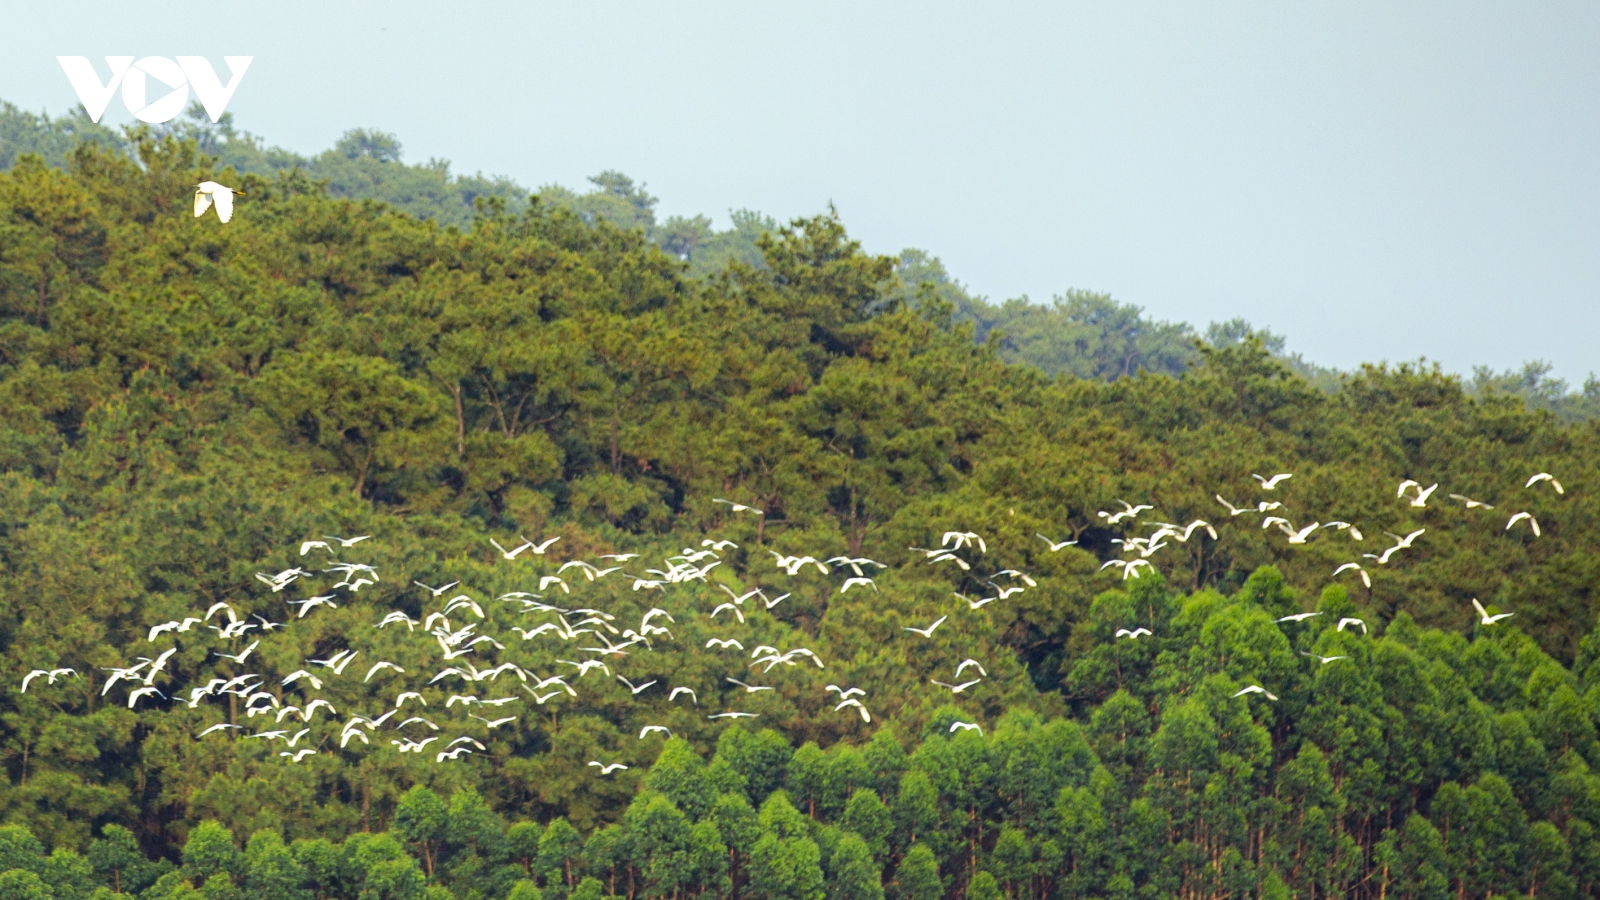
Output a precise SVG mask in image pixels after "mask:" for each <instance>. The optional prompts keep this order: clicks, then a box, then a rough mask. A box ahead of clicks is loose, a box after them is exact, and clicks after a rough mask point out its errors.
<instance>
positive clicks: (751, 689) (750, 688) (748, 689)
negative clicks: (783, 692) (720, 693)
mask: <svg viewBox="0 0 1600 900" xmlns="http://www.w3.org/2000/svg"><path fill="white" fill-rule="evenodd" d="M728 680H729V681H731V682H733V683H734V684H737V685H738V686H739V687H742V688H744V692H745V693H746V694H754V693H755V692H756V691H775V690H777V688H774V687H767V686H766V685H759V684H745V683H744V682H742V681H740V680H739V679H737V678H733V677H731V676H730V677H729V678H728Z"/></svg>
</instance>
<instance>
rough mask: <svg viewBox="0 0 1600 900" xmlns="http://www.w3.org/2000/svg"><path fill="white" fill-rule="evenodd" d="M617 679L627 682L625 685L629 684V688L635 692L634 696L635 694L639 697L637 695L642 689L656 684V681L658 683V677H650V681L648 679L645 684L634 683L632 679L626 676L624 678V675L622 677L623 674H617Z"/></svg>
mask: <svg viewBox="0 0 1600 900" xmlns="http://www.w3.org/2000/svg"><path fill="white" fill-rule="evenodd" d="M617 680H618V681H620V682H622V683H623V684H625V685H627V686H628V690H629V691H630V692H631V693H632V694H633V696H635V697H637V696H639V692H640V691H643V690H645V689H646V688H648V687H650V686H651V685H652V684H655V683H656V679H654V678H652V679H650V680H649V681H646V682H645V683H644V684H637V685H636V684H634V683H633V682H631V681H629V680H628V679H626V678H624V677H622V676H621V675H618V676H617Z"/></svg>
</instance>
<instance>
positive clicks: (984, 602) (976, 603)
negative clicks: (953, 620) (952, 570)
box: [954, 594, 1000, 609]
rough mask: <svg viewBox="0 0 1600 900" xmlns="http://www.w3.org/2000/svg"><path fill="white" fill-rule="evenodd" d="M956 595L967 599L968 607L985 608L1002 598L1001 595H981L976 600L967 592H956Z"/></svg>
mask: <svg viewBox="0 0 1600 900" xmlns="http://www.w3.org/2000/svg"><path fill="white" fill-rule="evenodd" d="M954 596H955V597H956V598H958V599H961V600H965V601H967V608H968V609H983V608H984V607H985V606H988V605H989V604H990V603H993V602H994V601H996V600H999V599H1000V598H999V597H980V598H978V599H977V600H974V599H972V598H971V597H968V596H967V595H966V594H955V595H954Z"/></svg>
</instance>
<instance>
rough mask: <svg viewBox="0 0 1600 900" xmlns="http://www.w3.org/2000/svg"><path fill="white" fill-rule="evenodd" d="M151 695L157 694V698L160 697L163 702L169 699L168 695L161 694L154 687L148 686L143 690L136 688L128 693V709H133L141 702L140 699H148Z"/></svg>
mask: <svg viewBox="0 0 1600 900" xmlns="http://www.w3.org/2000/svg"><path fill="white" fill-rule="evenodd" d="M151 694H155V695H156V696H157V697H160V698H161V699H163V700H165V699H167V695H166V694H163V693H161V692H160V691H158V690H156V689H155V688H153V687H148V686H146V687H142V688H135V689H134V690H132V691H130V692H128V708H129V709H133V705H134V704H135V703H138V702H139V698H140V697H148V696H150V695H151Z"/></svg>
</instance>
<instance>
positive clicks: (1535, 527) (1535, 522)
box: [1506, 512, 1539, 537]
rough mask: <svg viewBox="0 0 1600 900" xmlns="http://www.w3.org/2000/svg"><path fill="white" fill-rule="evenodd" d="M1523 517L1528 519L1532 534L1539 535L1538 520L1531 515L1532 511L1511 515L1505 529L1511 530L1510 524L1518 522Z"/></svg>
mask: <svg viewBox="0 0 1600 900" xmlns="http://www.w3.org/2000/svg"><path fill="white" fill-rule="evenodd" d="M1523 519H1527V520H1528V527H1529V528H1532V529H1533V536H1534V537H1539V520H1538V519H1535V518H1534V517H1533V513H1527V512H1519V513H1517V514H1516V515H1514V516H1512V517H1511V521H1509V522H1507V523H1506V530H1507V531H1510V530H1511V526H1513V525H1515V524H1517V523H1518V522H1520V521H1522V520H1523Z"/></svg>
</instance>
